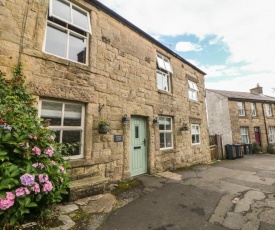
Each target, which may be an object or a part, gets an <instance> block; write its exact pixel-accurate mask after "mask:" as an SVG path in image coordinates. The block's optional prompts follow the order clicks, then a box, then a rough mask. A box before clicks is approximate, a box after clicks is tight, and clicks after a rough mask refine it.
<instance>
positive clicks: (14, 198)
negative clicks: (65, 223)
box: [0, 66, 69, 229]
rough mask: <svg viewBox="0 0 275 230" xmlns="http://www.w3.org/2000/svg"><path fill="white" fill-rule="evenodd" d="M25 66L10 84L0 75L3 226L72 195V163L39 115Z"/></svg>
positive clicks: (38, 213) (0, 215)
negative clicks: (28, 85)
mask: <svg viewBox="0 0 275 230" xmlns="http://www.w3.org/2000/svg"><path fill="white" fill-rule="evenodd" d="M24 80H25V79H24V77H23V76H22V70H21V66H19V67H16V68H14V76H13V78H12V79H11V80H7V79H5V78H4V74H3V73H2V72H1V71H0V227H2V228H3V229H8V228H10V227H11V226H15V225H17V224H20V223H21V222H22V221H23V220H24V218H29V217H30V216H41V215H43V213H45V212H47V211H48V207H49V205H51V204H53V203H56V202H60V201H61V200H62V195H63V194H66V193H67V188H68V183H69V179H68V174H67V173H66V169H67V167H68V164H67V162H65V161H64V160H63V158H62V154H61V149H62V146H61V145H60V144H57V143H56V142H55V141H54V138H55V134H54V131H52V130H50V129H48V126H47V124H46V123H43V120H42V119H39V118H38V116H37V110H36V109H35V108H34V107H33V105H34V103H35V101H34V99H33V97H32V95H31V94H29V93H27V92H26V87H25V86H24Z"/></svg>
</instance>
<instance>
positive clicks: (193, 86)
mask: <svg viewBox="0 0 275 230" xmlns="http://www.w3.org/2000/svg"><path fill="white" fill-rule="evenodd" d="M188 88H189V90H188V96H189V99H191V100H194V101H197V100H198V91H199V90H198V86H197V83H195V82H193V81H190V80H188Z"/></svg>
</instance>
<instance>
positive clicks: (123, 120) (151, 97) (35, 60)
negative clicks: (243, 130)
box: [0, 0, 210, 196]
mask: <svg viewBox="0 0 275 230" xmlns="http://www.w3.org/2000/svg"><path fill="white" fill-rule="evenodd" d="M18 63H22V65H23V72H24V75H25V76H26V83H27V85H28V87H29V89H30V91H31V92H32V93H33V94H34V95H36V97H37V102H38V103H37V108H38V111H39V116H40V117H42V118H44V119H50V120H51V124H50V128H51V129H54V130H56V141H58V142H62V143H73V142H80V143H81V145H80V147H78V148H77V149H76V150H74V151H71V155H70V156H69V157H67V159H68V160H69V161H70V165H71V177H72V179H74V180H75V182H74V183H72V185H71V187H72V188H71V189H72V191H75V192H76V193H77V195H78V196H84V195H85V193H91V192H92V189H91V188H95V187H97V186H99V184H101V183H103V182H108V181H115V180H121V179H127V178H131V177H133V176H137V175H140V174H144V173H156V172H161V171H164V170H172V169H175V168H179V167H183V166H188V165H191V164H198V163H203V162H208V161H209V160H210V154H209V140H208V130H207V122H206V105H205V88H204V75H205V73H204V72H203V71H202V70H200V69H199V68H197V67H196V66H194V65H192V64H191V63H189V62H188V61H186V60H185V59H183V58H182V57H181V56H179V55H178V54H176V53H174V52H173V51H171V50H170V49H168V48H167V47H165V46H164V45H162V44H161V43H160V42H158V41H157V40H155V39H154V38H152V37H151V36H149V35H148V34H146V33H145V32H143V31H142V30H141V29H139V28H138V27H136V26H135V25H133V24H132V23H130V22H129V21H127V20H125V19H124V18H122V17H121V16H120V15H118V14H116V13H115V12H113V11H112V10H110V9H109V8H107V7H106V6H105V5H103V4H102V3H100V2H98V1H94V0H86V1H84V0H74V1H69V0H43V1H42V0H32V1H29V0H16V1H15V0H0V69H1V70H2V71H3V72H5V73H7V77H9V76H10V75H11V74H12V69H13V67H14V66H15V65H17V64H18ZM102 120H104V121H105V122H109V123H110V127H109V131H108V132H107V133H106V134H100V133H99V130H98V124H99V122H100V121H102ZM85 185H86V188H85Z"/></svg>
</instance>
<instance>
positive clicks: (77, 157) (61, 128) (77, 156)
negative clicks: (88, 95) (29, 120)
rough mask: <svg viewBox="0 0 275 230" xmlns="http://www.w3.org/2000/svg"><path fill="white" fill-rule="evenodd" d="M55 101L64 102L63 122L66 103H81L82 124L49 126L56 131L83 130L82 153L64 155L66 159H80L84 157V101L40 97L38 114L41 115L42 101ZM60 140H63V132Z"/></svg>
mask: <svg viewBox="0 0 275 230" xmlns="http://www.w3.org/2000/svg"><path fill="white" fill-rule="evenodd" d="M43 101H45V102H55V103H62V115H61V124H63V121H64V114H65V104H73V105H81V106H82V110H81V126H63V125H60V126H49V128H50V129H52V130H56V131H61V130H65V131H68V130H70V131H81V145H80V146H79V148H80V154H79V155H75V156H69V157H64V159H79V158H83V152H84V124H85V105H84V104H82V103H76V102H67V101H63V100H48V99H40V100H39V103H38V116H39V117H41V109H42V102H43ZM60 135H61V138H60V141H61V140H62V134H60Z"/></svg>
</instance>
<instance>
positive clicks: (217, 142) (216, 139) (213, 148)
mask: <svg viewBox="0 0 275 230" xmlns="http://www.w3.org/2000/svg"><path fill="white" fill-rule="evenodd" d="M209 145H210V153H211V160H222V159H223V152H222V151H223V150H222V138H221V135H217V134H216V135H210V136H209Z"/></svg>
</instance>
